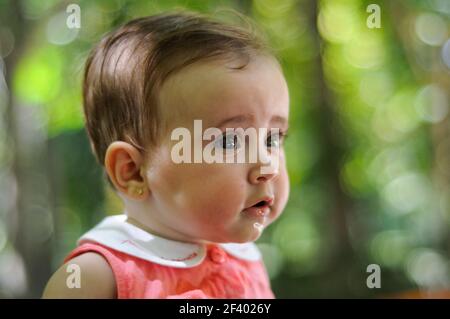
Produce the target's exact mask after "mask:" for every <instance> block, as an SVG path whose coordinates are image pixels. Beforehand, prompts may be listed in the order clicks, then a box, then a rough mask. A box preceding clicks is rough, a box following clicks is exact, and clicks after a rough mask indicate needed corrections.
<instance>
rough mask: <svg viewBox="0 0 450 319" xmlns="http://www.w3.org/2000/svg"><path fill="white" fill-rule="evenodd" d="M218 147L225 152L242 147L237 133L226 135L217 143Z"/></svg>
mask: <svg viewBox="0 0 450 319" xmlns="http://www.w3.org/2000/svg"><path fill="white" fill-rule="evenodd" d="M215 144H216V147H219V148H222V149H224V150H233V149H234V150H237V149H239V148H240V147H241V143H240V141H239V136H238V135H237V134H236V133H224V134H223V135H222V136H220V137H219V138H218V139H217V140H216V142H215Z"/></svg>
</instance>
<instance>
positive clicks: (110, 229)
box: [64, 215, 274, 299]
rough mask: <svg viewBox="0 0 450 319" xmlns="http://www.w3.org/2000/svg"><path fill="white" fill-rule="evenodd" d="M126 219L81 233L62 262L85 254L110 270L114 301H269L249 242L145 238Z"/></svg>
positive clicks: (258, 255)
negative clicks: (94, 256)
mask: <svg viewBox="0 0 450 319" xmlns="http://www.w3.org/2000/svg"><path fill="white" fill-rule="evenodd" d="M126 218H127V217H126V215H116V216H110V217H106V218H105V219H104V220H103V221H102V222H101V223H99V224H98V225H97V226H95V227H94V228H93V229H91V230H90V231H88V232H87V233H86V234H84V235H83V236H82V237H81V238H80V239H79V240H78V242H77V244H78V247H77V248H76V249H74V250H73V251H72V252H71V253H70V254H69V255H68V256H67V257H66V258H65V260H64V262H65V263H70V260H71V259H72V258H74V257H76V256H78V255H80V254H83V253H86V252H94V253H97V254H100V255H101V256H102V257H103V258H104V259H105V260H106V261H107V262H108V264H109V265H110V267H111V269H112V271H113V273H114V277H115V281H116V287H117V297H118V298H120V299H124V298H186V299H199V298H201V299H203V298H233V299H242V298H252V299H261V298H264V299H271V298H274V295H273V292H272V290H271V288H270V282H269V278H268V275H267V272H266V269H265V266H264V264H263V262H262V259H261V253H260V251H259V250H258V248H257V246H256V245H255V244H254V243H245V244H235V243H226V244H208V245H203V244H194V243H185V242H179V241H174V240H169V239H165V238H162V237H158V236H155V235H153V234H150V233H148V232H146V231H144V230H142V229H140V228H138V227H136V226H134V225H132V224H130V223H128V222H126Z"/></svg>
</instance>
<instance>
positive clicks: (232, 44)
mask: <svg viewBox="0 0 450 319" xmlns="http://www.w3.org/2000/svg"><path fill="white" fill-rule="evenodd" d="M83 93H84V111H85V117H86V127H87V131H88V134H89V138H90V141H91V145H92V148H93V150H94V153H95V155H96V157H97V159H98V161H99V162H100V163H101V164H102V165H104V166H105V170H106V172H107V174H108V178H109V181H110V182H111V184H112V185H113V187H114V188H115V189H116V191H117V192H118V194H119V195H120V197H121V198H122V199H123V201H124V204H125V210H126V213H127V214H128V217H129V219H130V221H132V222H134V223H135V224H137V225H139V226H141V227H142V228H144V229H148V230H149V231H151V232H153V233H155V234H157V235H161V236H163V237H167V238H171V239H175V240H180V241H191V242H200V241H203V242H237V243H242V242H247V241H254V240H256V239H257V238H258V237H259V236H260V235H261V232H262V230H263V229H264V228H265V227H266V226H267V225H269V224H270V223H271V222H273V221H274V220H275V219H276V218H277V217H278V216H279V215H280V214H281V212H282V210H283V209H284V207H285V205H286V202H287V199H288V193H289V182H288V176H287V172H286V165H285V159H284V150H283V146H282V139H283V135H284V133H285V132H286V131H287V121H288V115H289V94H288V88H287V84H286V81H285V79H284V77H283V74H282V71H281V68H280V66H279V64H278V62H277V60H276V58H275V57H274V55H273V54H272V53H271V51H270V49H268V48H267V47H266V46H265V45H264V41H263V40H261V38H260V37H259V36H257V34H256V33H255V32H252V31H248V30H246V29H244V28H241V27H235V26H230V25H226V24H223V23H221V22H217V21H214V20H211V19H209V18H207V17H204V16H201V15H198V14H193V13H170V14H164V15H157V16H151V17H145V18H141V19H136V20H133V21H131V22H129V23H128V24H126V25H124V26H122V27H120V28H119V29H118V30H116V31H114V32H113V33H111V34H109V35H107V36H106V37H105V38H104V39H102V41H101V42H100V43H99V44H98V45H97V47H96V48H95V49H94V50H93V51H92V53H91V55H90V56H89V58H88V61H87V64H86V71H85V78H84V92H83ZM195 120H198V121H196V122H195V124H194V121H195ZM199 121H201V126H202V129H203V130H206V129H207V128H217V129H216V131H215V132H216V133H217V132H218V133H217V134H214V133H213V134H212V135H210V136H209V138H206V140H205V136H204V135H203V134H204V133H205V132H204V131H201V132H200V135H199V134H198V133H199V132H198V130H196V129H194V127H197V128H198V124H199V123H200V122H199ZM181 128H185V129H181ZM233 128H242V129H244V130H246V129H250V128H254V129H256V131H257V132H262V133H261V134H258V137H257V139H256V140H252V139H250V138H249V136H242V134H239V133H235V132H230V130H228V132H227V131H226V129H233ZM180 129H181V132H188V133H189V132H190V133H191V137H189V138H188V139H184V140H183V141H182V142H184V143H185V144H186V148H185V149H182V152H181V153H183V154H182V155H183V156H187V158H189V159H190V158H192V161H185V162H181V163H180V162H179V161H178V160H175V159H174V155H176V154H178V153H179V152H178V151H180V147H179V146H180V136H178V137H177V134H175V132H179V131H180ZM261 129H262V130H261ZM271 129H272V133H271ZM183 130H184V131H183ZM219 130H220V131H219ZM264 130H266V132H265V133H264ZM249 131H250V130H249ZM277 131H279V132H280V133H279V134H278V133H273V132H277ZM236 132H237V131H236ZM222 133H223V135H221V134H222ZM219 134H220V135H219ZM202 137H203V139H202ZM191 138H192V139H191ZM199 139H200V143H198V141H199ZM194 140H195V141H194ZM191 141H192V143H190V142H191ZM246 141H247V142H248V144H251V143H252V141H253V142H255V141H256V144H257V145H258V147H260V148H263V149H264V150H265V151H266V152H265V154H268V155H269V158H273V157H275V156H276V159H277V161H276V162H277V165H276V167H272V168H273V169H270V170H266V171H264V170H263V169H262V167H263V166H264V165H266V163H267V162H263V160H262V159H261V158H260V157H259V156H258V159H257V160H256V161H251V160H249V158H248V159H247V160H246V161H245V162H244V163H236V162H234V163H227V162H212V163H211V162H210V161H206V160H204V158H202V154H203V153H202V150H206V148H207V146H208V145H209V146H210V148H209V150H213V151H212V153H214V154H216V153H217V154H219V152H223V154H225V157H226V158H228V159H230V158H231V159H233V158H236V157H237V156H238V154H242V152H244V153H246V154H248V148H247V147H243V145H244V144H245V143H246ZM190 146H192V148H193V149H192V152H191V153H189V152H188V150H189V147H190ZM211 146H212V148H211ZM199 148H200V150H199ZM186 152H187V153H186ZM263 153H264V152H263ZM199 154H200V157H198V155H199ZM178 155H179V154H178ZM185 158H186V157H185ZM266 168H267V167H266Z"/></svg>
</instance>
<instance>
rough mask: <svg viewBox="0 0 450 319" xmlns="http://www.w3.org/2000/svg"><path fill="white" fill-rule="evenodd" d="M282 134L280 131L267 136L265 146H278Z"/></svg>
mask: <svg viewBox="0 0 450 319" xmlns="http://www.w3.org/2000/svg"><path fill="white" fill-rule="evenodd" d="M282 139H283V135H282V134H281V133H274V134H270V135H269V136H268V137H267V142H266V146H267V147H275V148H276V147H280V145H281V144H282Z"/></svg>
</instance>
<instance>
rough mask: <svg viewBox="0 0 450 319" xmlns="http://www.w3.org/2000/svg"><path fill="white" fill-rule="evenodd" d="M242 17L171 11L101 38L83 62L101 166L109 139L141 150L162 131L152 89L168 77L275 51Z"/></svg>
mask: <svg viewBox="0 0 450 319" xmlns="http://www.w3.org/2000/svg"><path fill="white" fill-rule="evenodd" d="M238 16H240V14H238ZM243 20H244V21H246V22H247V23H248V24H247V27H241V26H234V25H229V24H227V23H223V22H219V21H215V20H213V19H211V18H208V17H206V16H204V15H201V14H198V13H192V12H187V11H176V12H171V13H165V14H159V15H153V16H149V17H144V18H139V19H135V20H132V21H130V22H128V23H127V24H125V25H123V26H121V27H120V28H118V29H117V30H115V31H113V32H111V33H109V34H108V35H106V36H105V37H104V38H103V39H102V40H101V41H100V43H99V44H98V45H97V46H96V47H95V48H94V49H93V50H92V52H91V53H90V55H89V57H88V59H87V62H86V68H85V73H84V84H83V105H84V114H85V118H86V129H87V132H88V135H89V138H90V141H91V146H92V149H93V151H94V153H95V155H96V157H97V160H98V161H99V163H100V164H101V165H104V159H105V153H106V150H107V148H108V146H109V144H110V143H112V142H114V141H118V140H120V141H126V142H129V143H132V144H133V145H134V146H135V147H138V148H139V149H141V150H142V151H144V153H145V149H146V147H148V146H150V145H156V144H157V142H158V139H159V137H160V136H159V134H161V131H162V130H161V129H160V126H161V121H160V119H159V116H158V94H157V93H158V91H159V89H160V88H161V86H162V84H163V83H164V81H165V80H167V78H168V77H169V76H170V75H172V74H174V73H175V72H178V71H180V70H181V69H182V68H184V67H186V66H188V65H190V64H193V63H195V62H197V61H203V60H206V59H211V58H236V57H237V56H239V57H244V58H246V59H247V62H245V63H244V64H243V65H241V66H239V67H238V68H237V69H241V68H244V67H245V66H246V65H247V64H248V61H249V60H250V58H251V56H252V55H254V54H262V53H270V54H272V55H274V54H273V52H271V50H270V48H268V46H266V45H265V43H266V42H265V39H264V37H263V36H261V34H260V33H259V32H258V31H257V28H254V25H253V24H252V23H251V22H249V21H248V20H247V19H245V18H243ZM249 26H250V28H249Z"/></svg>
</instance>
